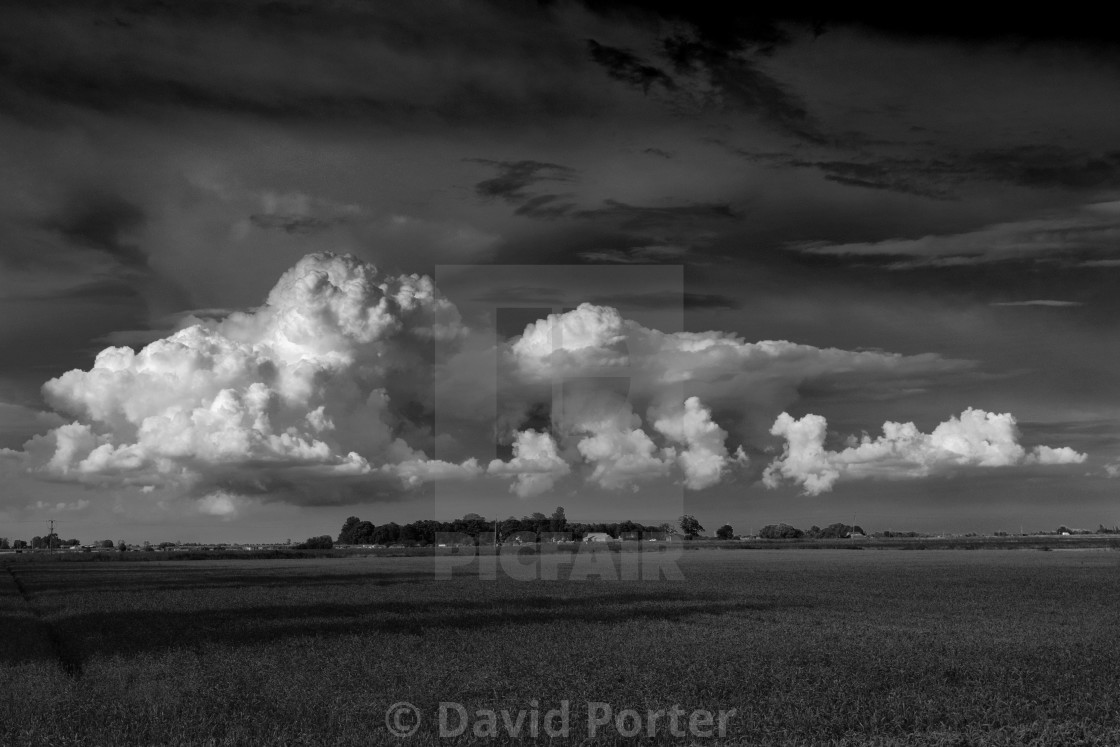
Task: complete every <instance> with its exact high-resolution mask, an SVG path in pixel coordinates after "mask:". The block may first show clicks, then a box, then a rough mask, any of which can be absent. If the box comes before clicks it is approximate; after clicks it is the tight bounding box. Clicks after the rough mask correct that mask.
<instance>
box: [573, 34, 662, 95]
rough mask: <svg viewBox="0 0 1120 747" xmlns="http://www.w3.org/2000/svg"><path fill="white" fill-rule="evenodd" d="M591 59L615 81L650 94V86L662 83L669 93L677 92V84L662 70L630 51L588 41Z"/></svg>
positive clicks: (592, 40) (591, 40)
mask: <svg viewBox="0 0 1120 747" xmlns="http://www.w3.org/2000/svg"><path fill="white" fill-rule="evenodd" d="M587 48H588V50H589V51H590V52H591V59H592V60H594V61H595V62H596V63H598V64H600V65H602V66H603V67H604V68H605V69H606V71H607V74H608V75H610V76H611V77H612V78H614V79H615V80H620V81H622V82H623V83H628V84H630V85H632V86H634V87H635V88H640V89H642V93H649V89H650V86H652V85H653V84H654V83H660V84H661V85H662V86H664V87H665V88H666V90H669V91H675V90H676V88H677V84H676V83H674V82H673V79H672V78H670V77H669V75H668V74H667V73H666V72H665V71H664V70H662V69H660V68H658V67H654V66H653V65H650V64H649V63H647V62H646V61H645V60H643V59H642V58H641V57H638V56H637V55H636V54H634V53H633V52H631V51H630V50H628V49H617V48H615V47H608V46H606V45H605V44H600V43H599V42H597V41H595V40H594V39H588V40H587Z"/></svg>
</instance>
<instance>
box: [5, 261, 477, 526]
mask: <svg viewBox="0 0 1120 747" xmlns="http://www.w3.org/2000/svg"><path fill="white" fill-rule="evenodd" d="M462 333H463V328H462V325H461V323H460V320H459V317H458V313H457V312H456V310H455V308H454V306H453V305H451V304H450V303H448V302H447V301H445V300H443V299H441V298H440V297H439V296H438V294H437V293H436V291H435V287H434V285H433V284H432V281H431V280H430V279H428V278H427V277H422V276H417V275H404V276H399V277H393V276H384V275H381V274H380V273H379V272H378V271H377V268H376V267H374V266H373V265H370V264H367V263H365V262H362V261H360V260H358V259H356V258H354V257H352V256H349V255H347V256H337V255H333V254H329V253H323V254H313V255H309V256H307V257H305V258H304V259H302V260H300V262H299V263H297V264H296V265H295V266H294V267H292V268H291V269H290V270H288V271H287V272H285V273H284V275H283V276H282V277H281V278H280V279H279V281H278V282H277V283H276V286H275V287H274V288H273V289H272V291H271V292H270V293H269V296H268V299H267V301H266V302H265V304H264V305H263V306H261V307H260V308H258V309H256V310H254V311H251V312H248V313H244V312H238V313H234V314H232V315H230V316H228V317H226V318H225V319H222V320H203V321H201V322H200V323H198V324H194V325H192V326H190V327H187V328H185V329H181V330H179V331H177V332H175V333H174V334H172V335H170V336H168V337H166V338H164V339H161V340H157V341H155V342H153V343H151V344H149V345H148V346H146V347H144V348H143V349H141V350H140V351H139V352H135V351H133V350H132V349H131V348H127V347H110V348H106V349H105V350H103V351H101V353H100V354H98V356H97V358H96V360H95V361H94V364H93V367H92V368H91V369H90V370H88V371H83V370H78V369H76V370H73V371H69V372H67V373H65V374H63V375H62V376H60V377H58V378H56V379H51V380H50V381H48V382H47V383H46V384H45V385H44V386H43V394H44V397H45V399H46V400H47V402H48V403H49V404H50V405H51V406H52V407H53V408H54V409H55V410H57V411H59V412H62V413H65V414H67V415H69V416H71V417H73V418H76V419H75V420H74V422H71V423H68V424H66V425H62V426H59V427H57V428H54V429H52V430H51V431H49V432H47V433H46V434H44V435H42V436H38V437H36V438H33V439H32V440H31V441H29V442H28V443H27V444H26V446H25V449H24V455H25V464H26V465H27V467H28V468H29V469H30V470H32V471H34V472H36V473H39V474H41V475H43V476H46V477H49V478H54V479H66V480H75V481H81V482H89V483H106V482H116V483H124V484H136V485H150V484H160V485H163V484H168V483H184V484H188V485H194V486H196V487H197V488H198V489H199V490H206V491H208V492H207V493H206V494H219V493H213V492H212V491H211V490H210V489H211V488H214V487H215V486H217V487H220V488H222V489H223V490H227V491H248V492H258V493H259V492H268V491H270V490H278V491H279V492H283V490H284V489H288V488H291V487H292V486H293V485H295V484H305V483H308V482H311V483H314V482H316V481H317V480H324V481H330V480H332V479H333V480H335V481H336V482H338V480H339V478H345V479H347V480H349V481H350V482H351V483H360V481H355V479H354V478H356V477H362V478H365V479H366V480H367V481H377V480H382V481H384V482H386V483H387V482H391V481H395V482H396V483H398V484H399V486H400V487H401V488H402V489H404V488H408V487H411V486H415V485H417V484H419V483H421V482H424V481H425V480H427V479H430V478H434V477H440V476H446V475H448V474H453V475H456V476H470V475H474V474H478V473H480V472H481V470H480V469H479V468H478V465H477V463H476V462H473V461H471V460H468V461H466V462H464V463H462V464H458V465H451V464H446V463H443V462H438V461H435V460H431V459H428V458H427V456H426V454H425V452H424V451H422V450H420V449H417V448H414V447H413V446H412V445H410V444H409V443H408V442H407V441H406V439H405V438H402V437H401V435H400V434H401V433H404V432H408V431H409V425H410V424H409V422H408V420H407V418H406V417H405V416H404V415H403V414H402V413H403V411H404V410H405V409H406V408H407V406H409V405H411V406H412V407H413V409H416V408H421V409H422V408H423V407H424V406H425V405H427V406H429V407H430V393H425V387H424V386H423V381H422V379H417V373H418V369H421V368H422V367H423V366H424V365H425V364H426V363H430V361H429V360H426V357H427V358H430V354H428V353H426V352H425V351H426V350H428V349H430V347H431V343H432V341H433V340H435V339H443V340H447V339H453V338H455V337H456V336H458V335H461V334H462ZM409 382H412V384H411V385H410V383H409ZM390 389H392V394H390ZM220 494H223V495H225V494H227V492H222V493H220ZM224 505H225V504H224V503H215V502H213V501H211V502H210V503H207V504H205V505H204V506H203V508H204V509H205V510H208V511H211V512H213V510H214V509H215V508H216V507H220V506H224Z"/></svg>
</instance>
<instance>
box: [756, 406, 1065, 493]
mask: <svg viewBox="0 0 1120 747" xmlns="http://www.w3.org/2000/svg"><path fill="white" fill-rule="evenodd" d="M827 431H828V423H827V422H826V421H825V419H824V418H823V417H821V416H820V415H812V414H809V415H806V416H804V417H802V418H800V419H795V418H793V417H792V416H790V415H789V414H787V413H784V412H783V413H782V414H781V415H779V416H778V418H777V420H775V421H774V425H773V427H772V428H771V433H772V434H773V435H775V436H778V437H780V438H783V439H784V440H785V446H784V447H783V451H782V454H781V456H779V457H778V458H777V459H775V460H774V461H773V462H771V463H770V465H769V466H768V467H767V468H766V471H765V472H764V473H763V478H762V479H763V483H764V484H765V485H767V486H768V487H771V488H775V487H778V486H779V485H780V484H781V483H782V482H783V481H785V480H789V481H791V482H793V483H795V484H798V485H800V486H801V488H802V489H803V490H804V492H805V493H808V494H810V495H818V494H820V493H823V492H827V491H829V490H831V489H832V487H833V485H835V484H836V482H837V481H838V480H841V479H866V478H888V479H902V478H916V477H926V476H929V475H932V474H935V473H944V472H947V471H950V470H953V469H955V468H960V467H1010V466H1015V465H1024V464H1047V465H1056V464H1080V463H1082V462H1084V461H1085V459H1086V455H1085V454H1082V453H1079V452H1077V451H1075V450H1073V449H1071V448H1069V447H1068V446H1063V447H1059V448H1052V447H1049V446H1037V447H1035V448H1034V449H1031V450H1030V451H1028V450H1027V449H1025V448H1024V447H1023V446H1022V445H1020V444H1019V431H1018V428H1017V426H1016V422H1015V418H1014V416H1013V415H1011V414H1010V413H999V414H997V413H992V412H986V411H984V410H976V409H972V408H968V409H966V410H965V411H964V412H962V413H961V414H960V416H959V417H957V416H953V417H951V418H949V419H948V420H947V421H945V422H943V423H941V424H939V425H938V426H937V427H936V428H934V429H933V431H932V432H931V433H922V432H921V431H919V430H918V428H917V427H916V426H915V425H914V424H913V423H894V422H890V421H888V422H886V423H884V424H883V435H881V436H878V437H876V438H871V437H870V436H868V435H866V434H865V435H864V436H863V437H862V438H859V439H855V438H851V439H849V445H848V446H847V448H844V449H841V450H839V451H831V450H829V449H826V448H825V445H824V442H825V436H826V435H827Z"/></svg>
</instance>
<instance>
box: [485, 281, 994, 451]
mask: <svg viewBox="0 0 1120 747" xmlns="http://www.w3.org/2000/svg"><path fill="white" fill-rule="evenodd" d="M507 355H508V358H507V361H506V363H507V365H508V366H509V367H510V369H511V370H512V371H513V372H514V374H515V376H516V377H519V378H520V379H521V380H523V381H525V382H527V383H533V382H546V381H551V380H553V378H557V379H561V380H565V379H573V380H575V379H583V378H587V377H593V376H608V377H624V378H625V380H626V382H627V385H628V387H629V390H628V394H629V397H630V399H631V400H632V401H633V403H634V408H635V410H636V411H638V412H643V411H645V409H646V408H648V407H650V406H653V407H655V408H657V409H660V408H661V407H663V406H676V407H678V408H679V407H680V406H681V405H682V403H683V402H684V401H685V400H686V399H687V398H688V397H698V398H699V400H700V401H702V402H703V403H704V404H705V405H706V406H707V407H710V408H714V409H715V410H716V411H720V412H730V413H732V414H733V417H734V418H735V419H736V422H734V423H731V425H733V426H734V427H735V430H736V431H737V432H738V433H740V435H742V436H743V437H744V438H747V439H750V438H754V437H760V438H758V439H757V443H758V445H759V446H760V447H761V446H763V445H764V442H765V441H767V440H768V439H767V438H766V435H767V431H768V429H769V427H770V424H771V423H772V422H773V418H774V417H775V416H776V415H777V414H778V413H779V412H780V411H781V410H782V408H784V407H788V406H789V405H790V404H791V403H793V402H795V401H797V399H798V398H799V396H800V394H799V391H800V389H801V388H802V387H806V386H813V387H815V388H817V389H820V390H827V391H845V390H850V391H857V390H858V391H860V392H861V393H863V394H864V395H866V396H874V397H876V398H884V397H889V396H892V395H893V394H894V393H902V392H914V391H920V390H922V389H924V388H926V387H928V386H929V385H930V384H931V383H932V382H933V381H935V380H937V379H938V378H944V377H952V376H960V375H964V374H967V373H969V372H970V371H971V370H972V369H973V368H974V364H973V363H972V362H970V361H963V360H951V359H946V358H942V357H941V356H939V355H936V354H931V353H926V354H920V355H910V356H904V355H899V354H896V353H885V352H881V351H867V350H865V351H851V350H841V349H838V348H818V347H814V346H812V345H799V344H797V343H793V342H789V341H786V340H762V341H759V342H747V341H745V340H744V339H743V338H741V337H739V336H737V335H734V334H730V333H727V332H720V331H707V332H674V333H666V332H662V331H660V330H656V329H651V328H649V327H645V326H643V325H641V324H639V323H637V322H635V321H633V320H628V319H624V318H623V317H622V315H621V314H619V312H618V311H617V310H616V309H614V308H611V307H609V306H600V305H594V304H587V303H585V304H581V305H580V306H579V307H577V308H575V309H573V310H572V311H569V312H566V313H563V314H551V315H549V316H548V317H546V318H544V319H541V320H538V321H537V322H534V323H533V324H530V325H528V327H526V329H525V332H524V333H523V334H522V335H521V336H520V337H519V338H517V339H516V340H514V341H513V342H512V344H510V346H509V347H508V351H507Z"/></svg>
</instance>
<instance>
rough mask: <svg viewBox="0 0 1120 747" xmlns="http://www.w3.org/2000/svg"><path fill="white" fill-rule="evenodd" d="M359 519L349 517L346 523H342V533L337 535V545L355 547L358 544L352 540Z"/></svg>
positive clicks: (359, 521)
mask: <svg viewBox="0 0 1120 747" xmlns="http://www.w3.org/2000/svg"><path fill="white" fill-rule="evenodd" d="M361 521H362V520H361V519H359V518H358V517H357V516H350V517H348V518H347V519H346V521H344V522H342V531H340V532H339V533H338V544H340V545H357V544H360V543H359V542H357V541H356V540H355V539H354V530H355V529H356V528H357V527H358V524H360V523H361Z"/></svg>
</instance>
